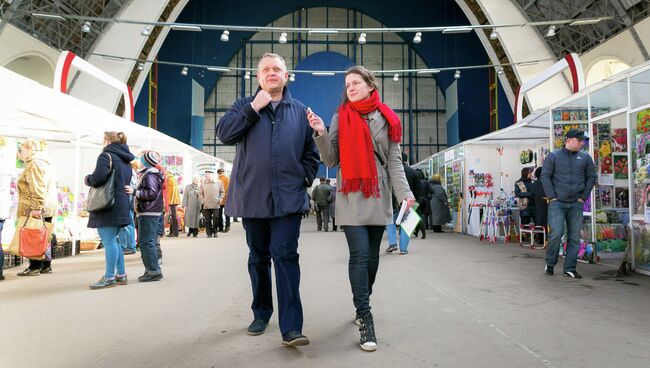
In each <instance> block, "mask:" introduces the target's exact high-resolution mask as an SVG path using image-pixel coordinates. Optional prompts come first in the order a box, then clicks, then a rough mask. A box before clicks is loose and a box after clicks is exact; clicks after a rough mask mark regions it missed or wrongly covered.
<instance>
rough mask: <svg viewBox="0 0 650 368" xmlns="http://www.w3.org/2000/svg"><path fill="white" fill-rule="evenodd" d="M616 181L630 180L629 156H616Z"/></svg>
mask: <svg viewBox="0 0 650 368" xmlns="http://www.w3.org/2000/svg"><path fill="white" fill-rule="evenodd" d="M613 157H614V179H627V178H628V166H627V154H625V155H621V154H616V153H615V154H614V155H613Z"/></svg>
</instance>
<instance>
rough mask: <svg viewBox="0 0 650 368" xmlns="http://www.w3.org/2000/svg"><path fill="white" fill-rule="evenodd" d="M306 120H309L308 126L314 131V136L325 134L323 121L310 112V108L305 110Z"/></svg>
mask: <svg viewBox="0 0 650 368" xmlns="http://www.w3.org/2000/svg"><path fill="white" fill-rule="evenodd" d="M307 120H309V126H311V128H312V129H314V130H315V131H316V134H318V135H319V136H321V135H323V134H325V123H323V119H321V118H320V116H318V115H316V114H315V113H314V112H313V111H311V109H310V108H307Z"/></svg>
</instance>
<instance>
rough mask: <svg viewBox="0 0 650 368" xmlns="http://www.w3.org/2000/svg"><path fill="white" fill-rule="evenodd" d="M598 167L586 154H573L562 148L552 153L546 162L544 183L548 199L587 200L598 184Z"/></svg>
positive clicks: (564, 200) (543, 172) (562, 200)
mask: <svg viewBox="0 0 650 368" xmlns="http://www.w3.org/2000/svg"><path fill="white" fill-rule="evenodd" d="M597 178H598V175H597V174H596V165H594V161H593V160H592V159H591V156H589V155H588V154H586V153H584V152H571V151H569V150H567V149H566V148H562V149H559V150H556V151H553V152H551V154H549V155H548V157H546V160H544V168H543V169H542V183H543V184H544V192H545V193H546V196H547V197H548V198H551V199H552V198H556V199H557V200H558V201H560V202H575V201H577V200H578V198H582V199H583V200H585V201H586V200H587V198H589V193H591V189H593V187H594V184H596V179H597Z"/></svg>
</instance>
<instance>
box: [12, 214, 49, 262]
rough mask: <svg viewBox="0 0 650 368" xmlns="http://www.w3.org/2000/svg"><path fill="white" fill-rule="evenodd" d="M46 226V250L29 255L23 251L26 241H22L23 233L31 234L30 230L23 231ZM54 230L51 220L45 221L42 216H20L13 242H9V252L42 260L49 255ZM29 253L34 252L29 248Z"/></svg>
mask: <svg viewBox="0 0 650 368" xmlns="http://www.w3.org/2000/svg"><path fill="white" fill-rule="evenodd" d="M43 226H45V232H46V238H45V239H46V244H45V245H44V247H45V251H41V252H40V254H37V255H35V256H27V255H24V254H23V253H22V250H21V245H22V244H24V241H22V242H21V238H22V234H23V233H25V234H29V233H30V231H26V232H23V231H22V230H23V229H26V230H34V229H35V230H39V231H41V229H42V228H43ZM53 235H54V232H53V227H52V224H51V223H49V222H44V221H43V219H42V218H40V219H36V218H33V217H31V216H20V217H19V218H18V220H16V231H15V232H14V236H13V238H12V239H11V243H9V253H11V254H13V255H16V256H19V257H28V258H30V259H35V260H41V259H46V258H47V257H46V256H47V249H48V248H49V244H50V240H51V239H52V238H53ZM28 253H30V254H31V253H33V252H31V251H29V250H28Z"/></svg>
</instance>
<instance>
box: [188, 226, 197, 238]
mask: <svg viewBox="0 0 650 368" xmlns="http://www.w3.org/2000/svg"><path fill="white" fill-rule="evenodd" d="M189 229H190V230H189V231H188V232H187V233H188V234H190V235H194V236H197V235H199V228H198V227H190V228H189Z"/></svg>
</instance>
